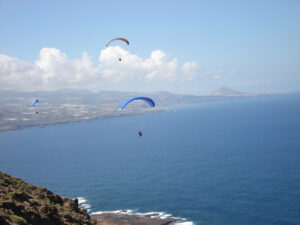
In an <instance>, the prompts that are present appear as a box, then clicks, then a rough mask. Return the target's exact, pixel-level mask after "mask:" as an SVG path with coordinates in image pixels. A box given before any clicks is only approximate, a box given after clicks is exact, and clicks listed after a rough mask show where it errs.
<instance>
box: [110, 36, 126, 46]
mask: <svg viewBox="0 0 300 225" xmlns="http://www.w3.org/2000/svg"><path fill="white" fill-rule="evenodd" d="M113 41H123V42H125V43H126V44H127V45H129V41H128V40H126V39H125V38H114V39H111V40H110V41H109V42H107V44H106V47H108V46H109V44H110V43H112V42H113Z"/></svg>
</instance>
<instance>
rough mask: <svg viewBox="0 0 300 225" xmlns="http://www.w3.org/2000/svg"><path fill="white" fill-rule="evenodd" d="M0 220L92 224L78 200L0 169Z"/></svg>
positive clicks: (6, 222)
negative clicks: (65, 196) (79, 205)
mask: <svg viewBox="0 0 300 225" xmlns="http://www.w3.org/2000/svg"><path fill="white" fill-rule="evenodd" d="M0 224H3V225H7V224H34V225H35V224H36V225H38V224H39V225H40V224H43V225H60V224H87V225H96V224H97V222H96V221H95V220H92V219H91V218H90V216H89V215H88V214H87V212H86V210H85V209H82V208H79V207H78V201H76V200H72V199H69V198H64V197H61V196H59V195H56V194H54V193H52V192H51V191H49V190H47V189H46V188H44V187H41V186H35V185H32V184H29V183H26V182H24V181H23V180H21V179H19V178H16V177H13V176H10V175H8V174H6V173H2V172H0Z"/></svg>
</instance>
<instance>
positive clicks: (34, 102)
mask: <svg viewBox="0 0 300 225" xmlns="http://www.w3.org/2000/svg"><path fill="white" fill-rule="evenodd" d="M38 102H39V100H38V99H34V100H33V101H32V103H31V106H34V105H35V104H36V103H38Z"/></svg>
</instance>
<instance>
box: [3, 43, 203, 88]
mask: <svg viewBox="0 0 300 225" xmlns="http://www.w3.org/2000/svg"><path fill="white" fill-rule="evenodd" d="M119 58H120V59H121V61H119ZM199 70H200V65H199V64H198V63H197V62H185V63H184V64H183V65H182V66H180V65H179V63H178V60H177V59H176V58H174V59H169V58H168V57H167V55H166V54H165V53H164V52H163V51H161V50H155V51H153V52H152V53H151V55H150V57H149V58H146V59H142V58H141V57H139V56H138V55H135V54H131V53H129V52H128V51H126V50H125V49H123V48H121V47H119V46H113V47H108V48H106V49H104V50H102V51H101V52H100V56H99V64H98V65H97V66H93V64H92V61H91V58H90V56H89V55H88V54H87V53H85V52H84V53H83V54H82V57H81V58H79V59H69V58H68V57H67V55H66V54H65V53H63V52H61V51H60V50H59V49H56V48H43V49H42V50H41V51H40V54H39V57H38V59H37V60H36V61H35V62H34V63H29V62H25V61H22V60H19V59H17V58H13V57H10V56H7V55H3V54H0V89H2V90H4V89H15V90H16V89H17V90H53V89H59V88H85V89H86V88H94V87H100V86H101V85H105V84H108V83H118V82H122V81H144V82H151V81H161V82H173V81H186V80H192V79H194V78H195V77H196V76H197V75H198V73H199Z"/></svg>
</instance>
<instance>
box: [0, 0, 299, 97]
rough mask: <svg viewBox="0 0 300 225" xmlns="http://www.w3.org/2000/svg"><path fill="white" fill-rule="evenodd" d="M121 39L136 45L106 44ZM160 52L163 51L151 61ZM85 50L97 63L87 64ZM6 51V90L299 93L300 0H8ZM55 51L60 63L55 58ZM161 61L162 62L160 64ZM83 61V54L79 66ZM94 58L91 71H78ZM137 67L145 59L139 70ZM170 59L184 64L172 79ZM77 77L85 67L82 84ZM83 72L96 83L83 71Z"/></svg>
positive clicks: (2, 31)
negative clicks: (118, 59) (114, 59)
mask: <svg viewBox="0 0 300 225" xmlns="http://www.w3.org/2000/svg"><path fill="white" fill-rule="evenodd" d="M114 37H126V38H127V39H128V40H129V41H130V45H129V46H126V45H124V44H122V43H121V44H120V47H121V48H122V49H117V50H116V49H114V48H115V47H116V46H113V47H112V48H111V49H110V51H108V50H109V49H105V44H106V42H107V41H108V40H110V39H112V38H114ZM45 48H46V49H45ZM42 49H44V51H41V50H42ZM53 49H56V50H57V51H54V50H53ZM123 50H124V51H126V52H124V51H123ZM156 50H158V51H160V53H157V54H154V55H156V56H153V57H151V54H152V52H153V51H156ZM120 51H121V52H120ZM41 52H43V54H44V55H41ZM83 52H85V53H86V54H87V55H88V57H87V58H89V60H87V59H85V60H83V58H82V57H83V56H82V54H83ZM113 52H118V53H116V54H122V57H123V58H124V57H125V58H124V63H128V64H126V65H124V67H120V65H118V64H116V67H118V68H117V69H116V68H115V67H114V65H112V64H111V63H110V62H108V61H107V59H108V58H110V56H111V55H112V54H113ZM127 53H129V54H130V57H129V58H130V59H132V60H131V61H130V62H126V59H127V58H126V54H127ZM0 54H1V55H2V58H1V57H0V60H1V59H2V62H1V61H0V81H1V83H2V84H1V83H0V89H5V88H7V87H11V89H22V88H23V89H24V90H25V89H26V88H25V86H21V84H20V85H19V86H18V85H15V84H17V83H18V82H20V83H22V84H25V83H26V82H27V81H28V83H26V87H28V88H29V89H30V88H31V84H32V85H39V82H40V83H41V85H40V87H41V89H43V88H44V89H48V87H49V88H50V87H51V88H50V89H55V87H57V88H62V87H68V88H69V87H70V88H73V87H74V88H83V89H91V90H95V91H97V90H109V89H112V90H126V91H131V90H133V91H140V90H143V91H158V90H166V91H172V92H177V93H188V94H208V93H210V92H211V91H213V90H215V89H217V88H219V87H221V86H228V87H230V88H233V89H236V90H239V91H252V92H276V91H278V92H291V91H299V90H300V1H291V0H287V1H276V0H274V1H271V0H270V1H263V0H261V1H255V0H253V1H250V0H249V1H233V0H232V1H229V0H228V1H227V0H223V1H221V0H220V1H188V0H187V1H168V0H167V1H147V2H146V1H56V0H53V1H30V0H29V1H14V0H9V1H8V0H7V1H6V0H0ZM161 54H162V55H163V57H162V58H163V59H161V57H160V55H161ZM123 55H124V56H123ZM127 55H128V54H127ZM56 56H57V58H61V61H59V60H57V61H56V59H55V60H54V61H55V62H53V60H52V58H53V57H56ZM134 56H137V57H134ZM155 57H160V60H162V61H161V62H158V63H157V64H155V63H154V61H155V60H157V58H155ZM12 58H13V59H12ZM100 58H101V59H102V61H101V60H100ZM77 59H82V60H81V61H80V63H79V64H80V65H79V66H78V62H77V61H76V60H77ZM147 59H149V60H150V59H151V60H152V61H151V63H150V64H149V63H147V62H146V61H147ZM174 60H175V61H174ZM37 61H38V63H37ZM49 61H51V62H49ZM89 63H92V66H90V67H89V69H86V70H85V72H82V70H81V69H80V72H78V71H77V69H73V68H72V69H70V67H72V66H74V67H76V68H78V67H80V68H82V67H83V66H82V65H86V64H89ZM130 63H131V64H130ZM138 63H142V64H143V65H140V66H138V69H137V70H136V71H134V68H136V65H137V64H138ZM161 63H162V64H164V65H163V66H158V64H159V65H160V64H161ZM186 63H187V64H186ZM193 63H194V64H193ZM146 64H147V65H146ZM170 64H174V67H176V68H177V69H174V71H173V74H171V73H170V74H168V75H167V76H166V73H168V72H166V71H170V70H172V68H173V67H172V66H171V67H170V66H169V65H170ZM71 65H72V66H71ZM149 65H151V66H149ZM184 65H186V66H184ZM12 67H13V68H17V69H15V70H13V71H12V70H11V69H10V68H12ZM50 67H51V68H50ZM150 67H151V68H150ZM22 68H23V69H24V72H23V73H22ZM53 68H57V69H53ZM64 68H65V69H66V71H69V72H68V73H67V72H66V73H65V72H64ZM184 68H187V69H184ZM68 69H69V70H68ZM49 70H51V71H50V72H49ZM95 70H97V71H95ZM112 70H114V72H113V73H112V74H113V75H111V73H109V72H111V71H112ZM16 71H17V72H16ZM34 71H35V72H34ZM37 71H39V72H37ZM123 72H124V73H123ZM152 72H153V73H152ZM16 73H18V74H16ZM71 73H78V75H77V78H76V79H77V80H76V79H75V78H74V77H72V74H71ZM84 73H88V75H86V77H88V78H89V79H85V78H84V77H81V76H85V74H84ZM117 73H120V74H121V73H122V75H120V74H117ZM139 73H140V74H143V75H139ZM150 73H151V74H152V75H153V74H155V76H154V77H153V76H152V75H151V76H149V74H150ZM35 74H42V75H41V76H43V78H41V79H39V78H38V77H36V76H38V75H35ZM132 74H134V76H133V75H132ZM181 74H184V75H182V76H183V77H181ZM98 75H99V76H102V78H101V79H100V80H101V81H99V82H98V81H96V80H95V79H97V78H96V77H97V76H98ZM1 76H2V79H1ZM62 76H65V77H64V78H63V77H62ZM57 77H58V78H57ZM149 77H152V78H153V79H152V78H151V79H149ZM60 78H61V82H60V83H59V82H58V81H57V80H59V79H60ZM108 78H109V79H108ZM26 79H27V80H26ZM54 80H55V82H54ZM70 80H72V82H69V81H70ZM75 80H76V81H75ZM89 81H90V82H92V83H93V84H94V85H90V84H89V83H88V82H89ZM76 82H77V83H76ZM74 83H76V85H74Z"/></svg>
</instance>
